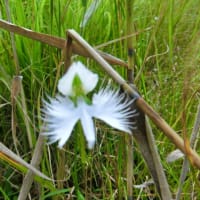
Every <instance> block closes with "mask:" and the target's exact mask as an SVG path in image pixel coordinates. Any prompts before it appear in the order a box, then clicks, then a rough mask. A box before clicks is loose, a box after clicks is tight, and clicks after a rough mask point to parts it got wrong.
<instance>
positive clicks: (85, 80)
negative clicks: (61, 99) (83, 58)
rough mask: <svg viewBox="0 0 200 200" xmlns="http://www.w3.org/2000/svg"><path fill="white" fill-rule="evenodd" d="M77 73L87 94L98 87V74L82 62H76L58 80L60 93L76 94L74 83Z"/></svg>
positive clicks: (66, 94)
mask: <svg viewBox="0 0 200 200" xmlns="http://www.w3.org/2000/svg"><path fill="white" fill-rule="evenodd" d="M75 75H78V76H79V78H80V80H81V82H82V87H83V90H84V92H85V94H87V93H88V92H90V91H92V90H93V89H94V88H95V87H96V85H97V82H98V75H97V74H94V73H93V72H91V71H90V70H88V69H87V68H86V67H85V66H84V65H83V64H82V63H81V62H75V63H73V64H72V65H71V66H70V68H69V69H68V71H67V73H65V75H64V76H63V77H62V78H61V79H60V80H59V82H58V91H59V92H60V93H62V94H63V95H65V96H73V95H74V91H73V87H72V83H73V79H74V76H75Z"/></svg>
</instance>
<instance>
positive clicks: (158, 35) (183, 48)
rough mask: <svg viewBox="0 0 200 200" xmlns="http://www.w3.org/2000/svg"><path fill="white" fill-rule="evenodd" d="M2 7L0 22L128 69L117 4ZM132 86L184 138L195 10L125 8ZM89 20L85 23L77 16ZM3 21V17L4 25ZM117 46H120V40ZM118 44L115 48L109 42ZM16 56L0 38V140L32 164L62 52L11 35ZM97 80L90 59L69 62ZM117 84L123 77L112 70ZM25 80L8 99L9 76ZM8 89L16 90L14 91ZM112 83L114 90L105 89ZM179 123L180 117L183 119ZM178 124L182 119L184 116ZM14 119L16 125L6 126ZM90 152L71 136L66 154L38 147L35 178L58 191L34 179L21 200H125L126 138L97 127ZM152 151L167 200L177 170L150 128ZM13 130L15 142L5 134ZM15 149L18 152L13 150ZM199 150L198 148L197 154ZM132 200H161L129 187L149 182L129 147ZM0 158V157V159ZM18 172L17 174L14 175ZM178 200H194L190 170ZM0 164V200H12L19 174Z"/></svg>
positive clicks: (2, 2)
mask: <svg viewBox="0 0 200 200" xmlns="http://www.w3.org/2000/svg"><path fill="white" fill-rule="evenodd" d="M6 2H7V1H6V0H0V18H1V19H3V20H9V18H10V20H11V22H12V23H14V24H16V25H19V26H22V27H25V28H28V29H31V30H34V31H37V32H42V33H46V34H50V35H54V36H58V37H62V38H66V30H67V29H74V30H76V31H77V32H78V33H79V34H80V35H81V36H82V37H83V38H84V39H85V40H86V41H88V42H89V43H90V44H91V45H92V46H94V47H95V46H96V47H97V48H98V49H99V50H101V51H104V52H107V53H109V54H112V55H114V56H116V57H118V58H120V59H122V60H125V61H127V57H128V56H127V42H126V41H127V39H126V37H125V39H122V38H123V37H124V36H126V35H127V25H126V22H127V9H126V1H125V0H114V1H109V0H104V1H97V2H99V4H98V5H97V7H96V9H91V7H90V5H91V3H92V2H93V1H85V0H76V1H75V0H71V1H70V0H57V1H53V0H41V1H36V0H32V1H28V0H27V1H25V0H12V1H9V2H7V3H6ZM132 9H133V19H132V24H130V26H134V33H136V34H135V35H134V36H133V46H134V48H135V52H136V57H135V69H134V83H135V85H136V86H137V88H138V90H139V91H140V93H141V95H142V97H143V98H144V99H145V100H146V101H147V102H148V103H149V104H150V105H151V106H152V107H153V108H154V109H155V110H156V111H157V112H158V113H159V114H161V116H162V117H163V118H164V119H165V120H166V121H167V122H168V123H169V125H170V126H171V127H172V128H173V129H174V130H175V131H176V132H177V133H178V134H180V135H181V137H183V135H182V134H183V132H185V133H187V136H188V138H189V137H190V134H191V132H192V129H193V126H194V121H195V117H196V112H197V108H198V104H199V101H200V95H199V94H200V93H199V92H200V65H199V55H200V52H199V44H200V38H199V33H200V32H199V31H200V4H199V2H198V1H195V0H177V1H174V0H169V1H161V0H154V1H151V0H146V1H143V0H135V1H134V5H133V8H132ZM89 11H91V13H92V14H91V15H87V16H89V17H88V18H87V16H86V15H85V14H86V13H87V14H88V13H89ZM9 16H10V17H9ZM120 38H121V39H120ZM115 39H119V40H115ZM14 42H15V46H16V52H17V55H16V57H15V55H14V50H13V48H12V43H11V36H10V32H8V31H6V30H3V29H0V141H1V142H2V143H3V144H4V145H6V146H7V147H8V148H9V149H10V150H12V151H13V152H15V153H17V154H18V155H20V157H21V158H23V159H24V160H26V161H27V162H29V163H30V161H31V158H32V155H33V151H34V149H35V145H36V141H37V138H38V136H39V134H40V132H41V128H42V121H41V109H42V106H43V105H42V99H43V98H46V95H50V96H55V94H56V92H57V81H58V78H60V77H61V75H62V74H63V72H64V66H63V54H62V52H61V50H60V49H57V48H55V47H51V46H48V45H47V44H43V43H40V42H38V41H34V40H31V39H28V38H25V37H22V36H20V35H15V37H14ZM73 59H74V60H81V61H82V62H83V63H85V64H86V65H87V66H88V67H89V68H90V69H91V70H92V71H94V72H95V73H98V74H99V76H100V82H99V86H101V85H102V82H103V83H104V84H105V82H106V81H109V80H110V77H109V76H108V75H106V74H105V72H104V71H103V70H101V68H100V66H99V65H98V64H97V63H96V62H94V61H93V60H92V59H89V58H84V57H81V56H77V55H74V56H73ZM113 67H114V69H115V70H117V71H118V72H119V73H120V74H121V75H122V76H123V77H124V78H125V79H126V78H127V77H126V68H125V67H122V66H113ZM15 75H21V76H23V79H22V82H21V83H22V84H21V86H20V87H21V90H20V92H19V94H18V95H17V96H16V100H13V98H12V93H13V90H14V89H13V87H14V86H13V84H12V83H13V77H14V76H15ZM14 83H15V84H16V82H14ZM113 84H114V83H113ZM184 114H185V115H184ZM184 116H185V117H184ZM12 120H14V125H13V126H11V122H12ZM96 126H97V144H96V146H95V148H94V149H93V150H92V151H89V150H88V149H87V147H86V144H85V141H84V140H83V139H79V138H82V137H83V136H82V131H80V128H79V127H76V129H75V131H74V132H73V134H72V136H71V137H70V140H69V141H68V142H67V144H66V145H65V148H64V150H59V149H58V148H57V144H53V145H51V146H47V145H44V147H43V155H42V160H41V163H40V171H41V172H43V173H44V174H46V175H47V176H49V177H51V178H52V179H55V180H63V181H60V182H59V181H58V182H49V181H44V180H42V179H39V178H38V179H37V180H35V182H34V184H33V185H32V187H31V190H30V195H29V199H108V200H110V199H126V198H127V186H126V184H127V179H126V166H127V157H126V148H127V144H126V139H125V135H124V134H123V133H121V132H118V131H116V130H113V129H112V128H110V127H109V126H107V125H105V124H104V123H102V122H101V121H96ZM152 128H153V133H154V135H155V139H156V145H157V148H158V152H159V154H160V157H161V161H162V165H163V167H164V169H165V173H166V176H167V180H168V183H169V186H170V190H171V192H172V194H173V197H174V198H175V196H176V192H177V190H178V187H179V177H180V173H181V167H182V161H183V160H178V161H175V162H173V163H171V164H169V163H167V162H166V157H167V155H168V154H169V153H170V152H171V151H173V150H175V146H174V145H173V144H172V143H171V142H170V141H169V140H168V139H167V138H166V137H165V136H164V135H163V133H162V132H161V131H160V130H158V129H157V128H156V126H155V125H154V124H152ZM13 131H14V132H15V131H16V133H15V134H13ZM15 142H16V145H14V143H15ZM198 147H199V142H198V140H197V141H196V149H197V152H198V153H200V151H199V148H198ZM133 156H134V157H133V160H134V167H133V197H134V199H159V197H158V194H157V192H156V190H155V187H154V186H153V185H151V186H148V187H145V188H140V189H138V188H134V185H139V184H142V183H144V182H145V181H147V180H149V179H150V178H151V176H150V174H149V171H148V168H147V166H146V164H145V162H144V160H143V158H142V156H141V153H140V151H139V150H138V147H137V144H134V153H133ZM0 158H1V154H0ZM16 169H17V170H16ZM190 169H191V170H190V171H189V173H188V176H187V179H186V181H185V182H184V185H183V190H182V193H181V199H199V198H200V189H199V188H200V187H199V186H200V185H199V171H198V170H197V169H196V168H195V167H192V166H191V168H190ZM23 171H24V169H21V168H20V167H19V166H18V167H14V165H13V164H12V162H11V161H10V162H6V161H3V159H0V199H17V197H18V195H19V191H20V188H21V185H22V181H23V177H24V175H25V173H22V172H23Z"/></svg>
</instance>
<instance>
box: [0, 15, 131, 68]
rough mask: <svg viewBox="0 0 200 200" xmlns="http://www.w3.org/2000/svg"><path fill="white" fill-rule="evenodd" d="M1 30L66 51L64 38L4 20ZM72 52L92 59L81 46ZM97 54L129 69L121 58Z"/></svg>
mask: <svg viewBox="0 0 200 200" xmlns="http://www.w3.org/2000/svg"><path fill="white" fill-rule="evenodd" d="M0 28H2V29H5V30H7V31H10V32H12V33H16V34H19V35H22V36H25V37H28V38H31V39H33V40H37V41H40V42H43V43H46V44H48V45H50V46H53V47H56V48H59V49H65V45H66V40H65V39H64V38H59V37H55V36H52V35H48V34H44V33H38V32H35V31H32V30H30V29H27V28H23V27H21V26H17V25H15V24H12V23H10V22H7V21H5V20H2V19H0ZM96 51H97V50H96ZM72 52H73V53H75V54H78V55H81V56H85V57H91V56H90V55H89V54H88V53H87V51H85V50H84V49H83V48H82V47H81V46H80V45H78V44H76V43H72ZM97 52H98V53H99V54H100V55H101V56H102V57H103V58H104V59H105V60H107V62H109V63H110V64H114V65H120V66H123V67H127V63H126V62H124V61H122V60H120V59H119V58H116V57H114V56H112V55H110V54H107V53H104V52H101V51H97Z"/></svg>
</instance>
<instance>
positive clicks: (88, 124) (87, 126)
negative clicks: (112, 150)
mask: <svg viewBox="0 0 200 200" xmlns="http://www.w3.org/2000/svg"><path fill="white" fill-rule="evenodd" d="M90 108H91V106H88V105H86V104H85V102H80V103H79V109H80V110H81V116H80V120H81V124H82V127H83V131H84V135H85V137H86V140H87V142H88V148H89V149H92V148H93V147H94V144H95V140H96V133H95V127H94V122H93V119H92V117H91V109H90Z"/></svg>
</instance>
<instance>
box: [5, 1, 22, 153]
mask: <svg viewBox="0 0 200 200" xmlns="http://www.w3.org/2000/svg"><path fill="white" fill-rule="evenodd" d="M5 6H6V14H7V18H8V21H9V22H11V15H10V8H9V1H8V0H6V1H5ZM10 38H11V46H12V51H13V57H14V64H15V73H16V76H15V77H14V78H13V80H12V87H11V107H12V109H11V128H12V137H13V143H14V146H15V150H16V152H17V154H18V155H19V151H18V148H17V145H18V144H19V142H18V139H17V133H16V124H17V122H16V121H17V119H16V98H17V96H18V94H19V93H20V89H21V79H20V77H19V76H18V75H19V73H20V72H19V61H18V56H17V51H16V45H15V38H14V33H11V32H10Z"/></svg>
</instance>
